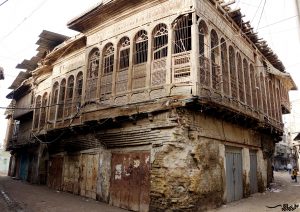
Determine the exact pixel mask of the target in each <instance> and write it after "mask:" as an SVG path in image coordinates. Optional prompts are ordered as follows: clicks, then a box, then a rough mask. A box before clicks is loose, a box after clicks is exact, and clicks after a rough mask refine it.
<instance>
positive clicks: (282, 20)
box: [258, 15, 299, 30]
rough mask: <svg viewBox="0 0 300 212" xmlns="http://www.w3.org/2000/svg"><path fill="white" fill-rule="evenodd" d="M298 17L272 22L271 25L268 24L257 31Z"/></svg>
mask: <svg viewBox="0 0 300 212" xmlns="http://www.w3.org/2000/svg"><path fill="white" fill-rule="evenodd" d="M298 16H299V15H294V16H291V17H289V18H285V19H282V20H280V21H277V22H274V23H272V24H268V25H266V26H263V27H260V28H258V30H259V29H264V28H266V27H269V26H273V25H275V24H278V23H281V22H284V21H287V20H290V19H292V18H296V17H298Z"/></svg>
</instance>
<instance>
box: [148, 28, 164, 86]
mask: <svg viewBox="0 0 300 212" xmlns="http://www.w3.org/2000/svg"><path fill="white" fill-rule="evenodd" d="M152 54H153V61H152V70H151V71H152V73H151V85H152V86H155V85H162V84H164V83H165V82H166V57H167V56H168V29H167V25H165V24H158V25H157V26H156V27H155V28H154V30H153V53H152Z"/></svg>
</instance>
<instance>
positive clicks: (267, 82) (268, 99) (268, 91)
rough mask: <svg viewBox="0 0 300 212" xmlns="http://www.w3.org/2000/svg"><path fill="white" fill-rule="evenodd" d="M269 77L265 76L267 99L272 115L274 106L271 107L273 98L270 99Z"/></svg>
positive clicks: (270, 114) (269, 113)
mask: <svg viewBox="0 0 300 212" xmlns="http://www.w3.org/2000/svg"><path fill="white" fill-rule="evenodd" d="M269 88H270V87H269V77H268V75H266V76H265V89H266V98H267V99H266V101H267V108H268V116H272V111H271V110H272V108H271V100H270V92H271V91H270V90H269Z"/></svg>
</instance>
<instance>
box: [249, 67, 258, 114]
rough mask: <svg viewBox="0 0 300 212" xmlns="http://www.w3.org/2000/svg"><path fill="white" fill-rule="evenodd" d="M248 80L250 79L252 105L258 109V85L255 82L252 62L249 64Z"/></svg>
mask: <svg viewBox="0 0 300 212" xmlns="http://www.w3.org/2000/svg"><path fill="white" fill-rule="evenodd" d="M250 80H251V92H252V102H253V107H254V108H255V109H256V110H258V107H259V106H258V101H257V98H258V94H257V91H258V88H259V86H258V85H257V83H256V79H255V72H254V67H253V65H252V64H250Z"/></svg>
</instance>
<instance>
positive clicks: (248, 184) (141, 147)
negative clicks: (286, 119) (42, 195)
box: [7, 0, 296, 211]
mask: <svg viewBox="0 0 300 212" xmlns="http://www.w3.org/2000/svg"><path fill="white" fill-rule="evenodd" d="M241 17H242V14H241V12H240V10H231V9H230V7H229V6H228V4H227V3H224V2H221V1H220V2H218V1H214V0H205V1H197V0H147V1H146V0H139V1H137V0H131V1H125V0H114V1H104V2H103V3H100V4H98V5H96V6H95V7H93V8H92V9H90V10H89V11H86V12H84V13H83V14H81V15H80V16H78V17H76V18H74V19H73V20H71V21H70V22H69V23H68V27H69V28H70V29H73V30H76V31H78V32H80V34H78V35H77V36H75V37H73V38H67V37H65V36H62V35H59V34H56V33H51V32H47V31H44V32H42V34H41V35H40V39H39V41H38V42H37V44H38V45H39V48H38V54H37V55H36V56H35V57H33V58H32V59H31V60H24V61H23V62H22V63H21V64H20V65H18V67H20V68H23V69H26V72H23V75H26V76H22V77H19V78H17V79H16V80H15V82H14V84H13V86H12V88H13V89H14V90H13V92H12V93H11V94H9V95H8V97H9V98H11V99H13V100H14V101H15V110H13V111H10V113H7V118H8V119H9V123H10V124H11V125H9V127H8V133H7V135H8V136H7V149H9V150H10V151H11V154H12V158H11V161H10V175H11V176H15V177H19V178H22V179H24V180H28V181H30V182H36V183H46V184H47V185H48V186H49V187H51V188H53V189H58V190H62V191H67V192H71V193H74V194H78V195H82V196H86V197H90V198H94V199H97V200H100V201H104V202H108V203H110V204H112V205H115V206H118V207H121V208H126V209H130V210H133V211H148V210H150V211H164V210H166V209H170V210H178V211H201V210H205V209H207V208H213V207H217V206H220V205H221V204H223V203H226V202H231V201H235V200H239V199H241V198H243V197H248V196H249V195H250V194H251V193H255V192H258V191H264V189H265V188H266V186H267V185H268V183H269V182H270V181H271V174H272V172H271V164H272V157H273V153H274V145H275V143H276V142H278V141H279V140H280V139H281V135H282V133H283V124H282V114H286V113H289V111H290V104H289V98H288V91H289V90H291V89H296V86H295V84H294V82H293V80H292V79H291V77H290V75H289V74H288V73H286V72H285V68H284V66H283V64H282V63H281V62H280V60H279V59H278V57H277V56H276V54H275V53H273V51H272V50H271V49H270V48H269V47H268V45H267V43H266V42H265V41H263V40H262V39H259V38H258V37H257V35H256V34H255V33H254V32H253V30H252V28H251V26H250V24H249V22H244V21H243V20H242V19H241ZM21 73H22V72H21ZM24 78H27V79H26V80H25V81H23V80H21V81H20V80H19V79H24ZM24 108H25V109H26V110H25V109H24Z"/></svg>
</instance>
